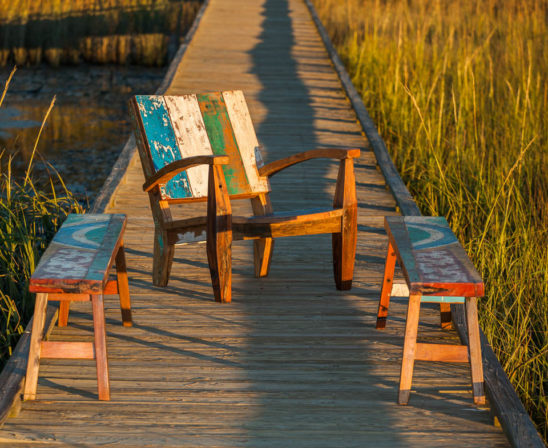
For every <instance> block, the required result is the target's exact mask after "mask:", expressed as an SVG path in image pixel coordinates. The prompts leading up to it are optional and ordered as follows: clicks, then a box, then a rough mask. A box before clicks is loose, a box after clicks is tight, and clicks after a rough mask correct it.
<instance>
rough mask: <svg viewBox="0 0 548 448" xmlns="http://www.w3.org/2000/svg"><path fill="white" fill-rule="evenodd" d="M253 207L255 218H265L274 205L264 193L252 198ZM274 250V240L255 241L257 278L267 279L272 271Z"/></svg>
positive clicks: (261, 239)
mask: <svg viewBox="0 0 548 448" xmlns="http://www.w3.org/2000/svg"><path fill="white" fill-rule="evenodd" d="M251 207H252V208H253V214H254V215H255V216H264V215H269V214H271V213H272V204H271V202H270V197H269V195H268V193H263V194H260V195H259V196H257V197H256V198H251ZM273 250H274V239H273V238H260V239H258V240H254V241H253V255H254V264H255V277H257V278H260V277H266V276H267V275H268V272H269V271H270V263H271V261H272V252H273Z"/></svg>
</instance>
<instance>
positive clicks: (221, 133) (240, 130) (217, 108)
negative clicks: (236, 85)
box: [130, 91, 270, 200]
mask: <svg viewBox="0 0 548 448" xmlns="http://www.w3.org/2000/svg"><path fill="white" fill-rule="evenodd" d="M130 103H131V107H130V109H131V115H132V118H133V122H134V126H135V131H136V132H135V135H136V137H137V145H138V147H139V152H140V156H141V162H142V164H143V170H144V172H145V177H147V178H148V177H150V176H152V175H153V174H154V173H156V172H157V171H158V170H160V169H161V168H163V167H164V166H166V165H168V164H169V163H171V162H174V161H176V160H181V159H184V158H186V157H190V156H197V155H227V156H228V157H229V158H230V163H229V164H228V165H225V166H223V171H224V174H225V180H226V185H227V189H228V193H229V194H230V195H231V196H233V197H234V196H235V197H252V196H256V195H257V194H260V193H266V192H269V191H270V185H269V183H268V179H267V178H266V177H261V176H259V173H258V171H257V164H259V167H260V166H262V159H261V158H260V152H259V143H258V141H257V136H256V135H255V130H254V128H253V123H252V121H251V117H250V115H249V110H248V108H247V104H246V102H245V98H244V95H243V93H242V92H241V91H229V92H215V93H206V94H197V95H180V96H156V95H150V96H149V95H138V96H135V97H134V98H133V99H132V100H131V102H130ZM207 179H208V167H207V166H205V165H204V166H197V167H193V168H190V169H189V170H187V171H185V172H183V173H181V174H178V175H177V176H175V177H174V178H173V179H171V180H170V181H169V182H167V183H166V184H165V185H163V186H161V188H160V191H161V194H162V198H163V199H168V200H169V199H173V200H185V199H186V200H192V199H199V198H205V197H207V187H208V185H207V183H208V181H207Z"/></svg>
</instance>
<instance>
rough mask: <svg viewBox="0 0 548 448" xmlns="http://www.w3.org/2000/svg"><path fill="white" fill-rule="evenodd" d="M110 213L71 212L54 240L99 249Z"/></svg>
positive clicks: (67, 245) (74, 245) (75, 246)
mask: <svg viewBox="0 0 548 448" xmlns="http://www.w3.org/2000/svg"><path fill="white" fill-rule="evenodd" d="M110 219H111V218H110V215H99V216H97V218H94V216H93V215H92V216H90V215H77V214H70V215H69V216H68V217H67V219H66V220H65V222H64V223H63V225H62V226H61V228H60V229H59V230H58V231H57V233H56V234H55V236H54V237H53V241H54V242H55V243H57V244H61V245H63V246H66V247H74V248H80V249H98V248H99V246H100V244H101V241H103V238H104V236H105V232H106V230H107V226H108V222H109V221H110Z"/></svg>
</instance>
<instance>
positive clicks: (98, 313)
mask: <svg viewBox="0 0 548 448" xmlns="http://www.w3.org/2000/svg"><path fill="white" fill-rule="evenodd" d="M91 304H92V308H93V331H94V338H95V340H94V341H95V342H94V346H95V362H96V364H97V389H98V391H99V400H110V384H109V379H108V360H107V335H106V329H105V311H104V305H103V295H102V294H96V295H95V294H94V295H92V296H91Z"/></svg>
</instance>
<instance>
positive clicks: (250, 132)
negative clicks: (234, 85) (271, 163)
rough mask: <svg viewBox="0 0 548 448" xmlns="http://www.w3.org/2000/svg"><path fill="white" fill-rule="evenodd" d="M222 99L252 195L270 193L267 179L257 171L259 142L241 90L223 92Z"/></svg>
mask: <svg viewBox="0 0 548 448" xmlns="http://www.w3.org/2000/svg"><path fill="white" fill-rule="evenodd" d="M223 99H224V100H225V104H226V109H227V111H228V116H229V118H230V123H231V124H232V130H233V131H234V135H235V136H236V141H237V142H238V148H239V149H240V154H241V156H242V161H243V163H244V168H245V172H246V175H247V179H248V181H249V185H250V187H251V191H253V192H254V193H265V192H268V191H270V185H269V182H268V179H267V178H266V177H260V176H259V172H258V171H257V154H258V155H259V157H260V150H259V142H258V141H257V135H256V134H255V129H254V128H253V122H252V121H251V116H250V115H249V110H248V108H247V104H246V102H245V98H244V94H243V93H242V91H241V90H234V91H228V92H223ZM259 162H260V163H262V159H261V158H259Z"/></svg>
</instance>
